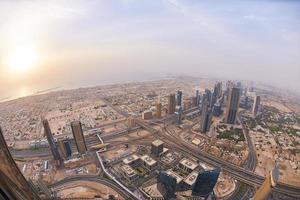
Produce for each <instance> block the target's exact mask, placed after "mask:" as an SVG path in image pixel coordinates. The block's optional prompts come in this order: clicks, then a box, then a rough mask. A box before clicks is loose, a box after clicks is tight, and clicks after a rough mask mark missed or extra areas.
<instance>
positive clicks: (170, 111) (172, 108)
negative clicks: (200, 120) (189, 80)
mask: <svg viewBox="0 0 300 200" xmlns="http://www.w3.org/2000/svg"><path fill="white" fill-rule="evenodd" d="M175 107H176V101H175V94H170V95H169V97H168V114H174V112H175Z"/></svg>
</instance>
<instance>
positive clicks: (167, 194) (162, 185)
mask: <svg viewBox="0 0 300 200" xmlns="http://www.w3.org/2000/svg"><path fill="white" fill-rule="evenodd" d="M176 187H177V181H176V178H175V177H173V176H171V175H168V174H167V173H166V172H162V171H160V172H159V174H158V177H157V188H158V190H159V192H160V193H161V194H162V196H163V197H164V199H168V200H171V199H175V198H176V194H175V192H176Z"/></svg>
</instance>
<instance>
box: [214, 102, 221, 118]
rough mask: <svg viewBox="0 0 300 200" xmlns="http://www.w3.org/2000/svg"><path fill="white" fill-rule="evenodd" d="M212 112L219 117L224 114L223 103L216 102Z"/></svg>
mask: <svg viewBox="0 0 300 200" xmlns="http://www.w3.org/2000/svg"><path fill="white" fill-rule="evenodd" d="M212 113H213V115H214V116H216V117H218V116H220V115H221V114H222V108H221V104H220V103H218V102H217V103H215V105H214V107H213V110H212Z"/></svg>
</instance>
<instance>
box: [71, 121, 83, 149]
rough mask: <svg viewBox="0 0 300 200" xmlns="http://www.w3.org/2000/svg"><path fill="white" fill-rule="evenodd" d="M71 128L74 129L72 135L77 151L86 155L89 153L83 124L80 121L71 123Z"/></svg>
mask: <svg viewBox="0 0 300 200" xmlns="http://www.w3.org/2000/svg"><path fill="white" fill-rule="evenodd" d="M71 128H72V133H73V137H74V140H75V143H76V147H77V150H78V152H79V153H80V154H84V153H85V152H86V151H87V147H86V144H85V140H84V135H83V131H82V126H81V122H80V121H73V122H71Z"/></svg>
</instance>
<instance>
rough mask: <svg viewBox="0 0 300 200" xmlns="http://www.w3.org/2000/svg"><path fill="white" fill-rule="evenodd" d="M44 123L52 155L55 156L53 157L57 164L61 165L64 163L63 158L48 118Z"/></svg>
mask: <svg viewBox="0 0 300 200" xmlns="http://www.w3.org/2000/svg"><path fill="white" fill-rule="evenodd" d="M42 123H43V126H44V131H45V135H46V137H47V140H48V143H49V147H50V150H51V153H52V156H53V158H54V160H55V162H56V165H57V166H61V165H62V158H61V157H60V155H59V152H58V148H57V146H56V144H55V141H54V138H53V135H52V132H51V129H50V126H49V122H48V120H47V119H43V120H42Z"/></svg>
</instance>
